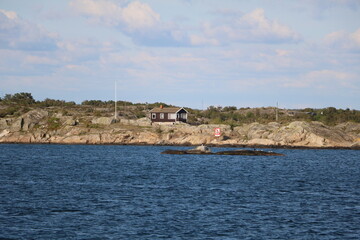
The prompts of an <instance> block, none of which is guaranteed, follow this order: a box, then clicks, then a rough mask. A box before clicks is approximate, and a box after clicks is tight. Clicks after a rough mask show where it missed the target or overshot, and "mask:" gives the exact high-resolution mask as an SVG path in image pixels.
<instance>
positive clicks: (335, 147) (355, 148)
mask: <svg viewBox="0 0 360 240" xmlns="http://www.w3.org/2000/svg"><path fill="white" fill-rule="evenodd" d="M5 144H9V145H16V144H19V145H84V146H85V145H98V146H150V147H151V146H155V147H156V146H159V147H160V146H164V147H165V146H168V147H196V146H199V144H150V143H60V142H0V145H5ZM204 145H206V146H208V147H213V148H214V147H216V148H253V149H256V148H259V149H266V148H267V149H295V150H360V147H357V146H356V147H339V146H324V147H314V146H312V147H311V146H291V145H256V144H255V145H254V144H251V145H246V144H204Z"/></svg>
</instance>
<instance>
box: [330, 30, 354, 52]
mask: <svg viewBox="0 0 360 240" xmlns="http://www.w3.org/2000/svg"><path fill="white" fill-rule="evenodd" d="M324 42H325V44H326V45H327V46H329V47H335V48H340V49H345V50H350V51H359V50H360V28H358V29H357V30H356V31H355V32H352V33H349V32H346V31H338V32H332V33H330V34H328V35H326V36H325V38H324Z"/></svg>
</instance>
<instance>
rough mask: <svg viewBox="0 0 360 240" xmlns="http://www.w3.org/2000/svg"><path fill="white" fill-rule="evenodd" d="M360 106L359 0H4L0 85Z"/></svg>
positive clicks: (80, 94)
mask: <svg viewBox="0 0 360 240" xmlns="http://www.w3.org/2000/svg"><path fill="white" fill-rule="evenodd" d="M115 81H116V82H117V86H118V89H117V95H118V98H119V99H121V100H127V101H132V102H158V101H162V102H166V103H170V104H174V105H178V106H187V107H192V108H198V109H200V108H202V107H207V106H210V105H216V106H218V105H220V106H236V107H267V106H274V105H276V102H279V106H280V107H283V108H305V107H314V108H322V107H330V106H332V107H337V108H350V109H360V1H359V0H302V1H295V0H294V1H288V0H254V1H248V0H223V1H217V0H207V1H201V0H171V1H170V0H139V1H129V0H66V1H65V0H64V1H48V0H32V1H28V0H1V1H0V96H4V95H5V94H6V93H16V92H31V93H32V94H33V96H34V97H35V98H36V99H38V100H42V99H45V98H53V99H62V100H66V101H76V102H78V103H81V102H82V101H83V100H90V99H100V100H111V99H113V97H114V83H115Z"/></svg>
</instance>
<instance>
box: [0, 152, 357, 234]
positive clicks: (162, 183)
mask: <svg viewBox="0 0 360 240" xmlns="http://www.w3.org/2000/svg"><path fill="white" fill-rule="evenodd" d="M168 148H169V147H140V146H81V145H0V238H1V239H3V238H4V239H360V152H359V151H350V150H285V149H278V150H275V151H277V152H281V153H284V154H286V156H285V157H278V156H276V157H272V156H271V157H269V156H266V157H263V156H201V155H186V156H184V155H161V154H160V152H161V151H163V150H165V149H168ZM174 148H175V149H178V148H179V149H181V148H180V147H177V148H176V147H174ZM215 150H219V149H215Z"/></svg>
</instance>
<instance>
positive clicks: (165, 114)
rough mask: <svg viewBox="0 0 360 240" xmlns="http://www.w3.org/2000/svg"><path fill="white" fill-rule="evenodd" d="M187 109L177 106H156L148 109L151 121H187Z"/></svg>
mask: <svg viewBox="0 0 360 240" xmlns="http://www.w3.org/2000/svg"><path fill="white" fill-rule="evenodd" d="M187 115H188V111H186V110H185V109H184V108H178V107H162V106H160V107H158V108H154V109H152V110H150V119H151V122H157V123H175V122H184V123H186V122H187Z"/></svg>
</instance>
